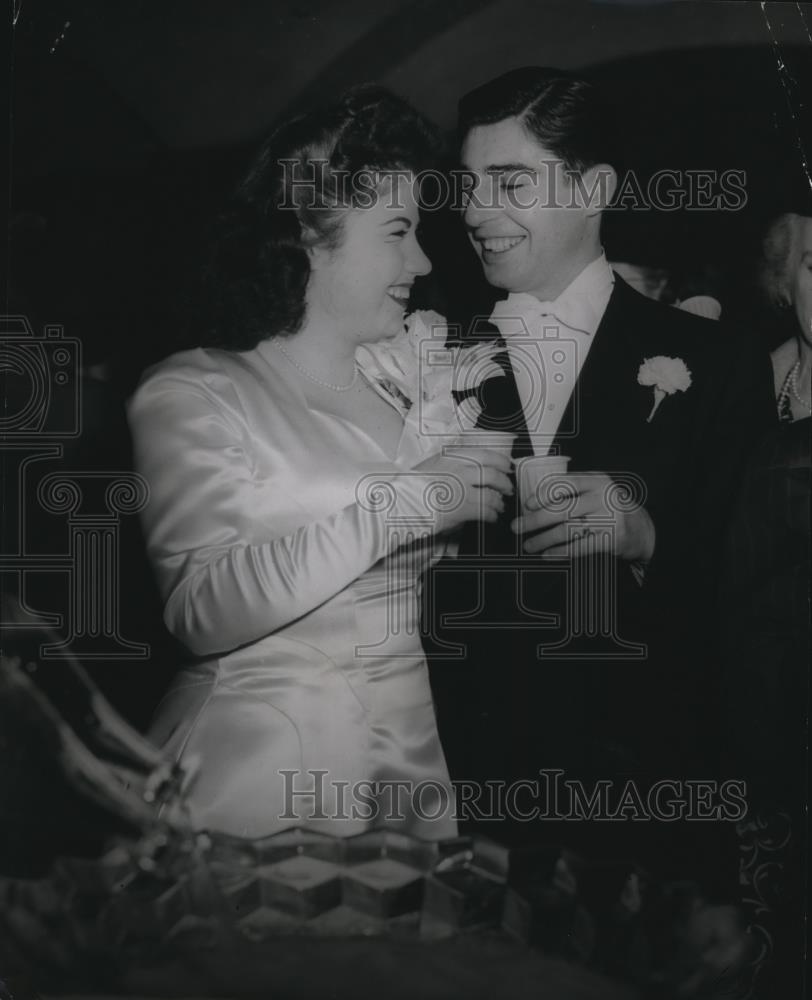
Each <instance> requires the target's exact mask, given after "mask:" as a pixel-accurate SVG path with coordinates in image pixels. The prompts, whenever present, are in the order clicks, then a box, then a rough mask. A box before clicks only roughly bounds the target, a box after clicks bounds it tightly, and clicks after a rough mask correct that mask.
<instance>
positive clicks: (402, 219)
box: [381, 215, 412, 229]
mask: <svg viewBox="0 0 812 1000" xmlns="http://www.w3.org/2000/svg"><path fill="white" fill-rule="evenodd" d="M395 222H397V223H399V224H400V225H401V226H406V228H407V229H411V228H412V220H411V219H410V218H408V217H407V216H405V215H396V216H395V218H394V219H385V220H384V221H383V222H382V223H381V225H382V226H391V225H392V224H393V223H395Z"/></svg>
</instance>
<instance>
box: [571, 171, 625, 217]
mask: <svg viewBox="0 0 812 1000" xmlns="http://www.w3.org/2000/svg"><path fill="white" fill-rule="evenodd" d="M580 184H581V185H582V192H583V194H584V204H585V207H586V210H587V214H588V215H599V214H600V213H601V212H602V211H603V210H604V209H605V208H607V207H608V206H609V205H610V204H611V201H612V198H614V196H615V191H616V190H617V172H616V171H615V168H614V167H611V166H609V164H608V163H596V164H595V165H594V166H592V167H589V168H588V169H587V170H585V171H584V172H583V174H581V180H580Z"/></svg>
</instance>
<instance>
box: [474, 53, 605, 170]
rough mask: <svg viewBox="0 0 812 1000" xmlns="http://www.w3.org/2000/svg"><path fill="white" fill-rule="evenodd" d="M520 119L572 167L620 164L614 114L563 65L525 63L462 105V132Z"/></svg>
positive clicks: (548, 147) (590, 86)
mask: <svg viewBox="0 0 812 1000" xmlns="http://www.w3.org/2000/svg"><path fill="white" fill-rule="evenodd" d="M506 118H518V119H519V120H520V121H521V123H522V125H523V126H524V127H525V129H526V130H527V132H528V133H529V134H530V135H531V136H532V137H533V138H534V139H535V140H536V141H537V142H539V143H540V144H541V145H542V146H544V148H545V149H547V150H549V151H550V152H551V153H552V154H553V155H554V156H556V157H558V159H560V160H561V161H562V162H563V163H564V164H565V166H566V167H567V168H568V169H570V170H575V171H578V172H579V173H580V172H582V171H584V170H586V169H587V168H589V167H592V166H595V164H597V163H608V164H610V165H612V166H616V159H617V158H616V155H615V153H614V150H613V148H612V139H613V138H614V129H613V126H612V123H611V115H610V114H609V110H608V108H607V107H606V106H605V105H604V102H603V101H602V100H601V99H600V97H599V95H598V93H597V92H596V89H595V87H594V86H593V85H592V84H591V83H589V82H588V81H587V80H584V79H581V78H579V77H576V76H572V75H571V74H569V73H566V72H564V70H560V69H549V68H544V67H541V66H526V67H523V68H522V69H514V70H511V71H510V72H509V73H504V74H503V75H502V76H498V77H497V78H496V79H495V80H491V81H490V82H489V83H485V84H483V85H482V86H481V87H477V89H476V90H472V91H471V92H470V93H468V94H466V95H465V96H464V97H463V98H462V100H461V101H460V104H459V135H460V139H461V140H462V139H464V138H465V135H466V134H467V133H468V132H469V131H470V130H471V129H472V128H475V127H476V126H477V125H493V124H495V123H496V122H501V121H504V120H505V119H506Z"/></svg>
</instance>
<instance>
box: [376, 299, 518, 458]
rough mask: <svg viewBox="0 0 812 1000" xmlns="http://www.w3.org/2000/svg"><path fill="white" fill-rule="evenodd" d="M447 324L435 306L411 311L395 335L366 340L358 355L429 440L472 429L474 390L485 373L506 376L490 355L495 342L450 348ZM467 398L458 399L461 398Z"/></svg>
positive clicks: (475, 411)
mask: <svg viewBox="0 0 812 1000" xmlns="http://www.w3.org/2000/svg"><path fill="white" fill-rule="evenodd" d="M447 340H448V324H447V323H446V321H445V319H444V317H442V316H441V315H440V314H439V313H437V312H434V311H433V310H425V309H420V310H416V311H415V312H413V313H411V314H410V315H409V316H408V317H407V320H406V324H405V326H404V328H403V331H402V332H401V333H399V334H398V335H397V336H396V337H393V338H392V339H391V340H384V341H379V342H377V343H374V344H365V345H363V346H362V347H359V349H358V351H357V352H356V359H357V361H358V363H359V365H360V366H361V368H362V369H363V371H364V373H365V374H366V376H367V377H368V378H369V379H370V381H372V382H373V384H375V385H376V386H377V387H378V388H379V389H380V390H381V391H383V392H384V393H386V394H387V395H388V396H389V398H390V399H391V400H392V401H393V402H395V403H396V404H397V405H399V406H400V408H401V409H402V411H403V412H404V414H406V415H408V419H409V420H410V421H412V422H415V423H416V424H417V429H418V431H419V433H420V435H421V438H425V440H426V443H427V445H428V444H429V443H430V442H431V440H432V439H433V440H434V444H435V445H439V444H441V443H442V442H441V440H438V439H442V438H443V437H446V436H448V435H451V436H456V435H457V434H459V433H460V432H462V431H465V430H470V429H472V428H473V427H474V426H475V424H476V421H477V419H478V418H479V413H480V407H479V403H478V399H477V398H476V394H475V393H474V394H471V390H476V388H477V387H478V386H479V385H480V384H481V382H482V381H484V380H485V379H487V378H491V377H493V376H494V375H504V372H503V370H502V368H501V367H500V366H499V365H498V364H497V363H496V362H495V361H493V360H492V357H493V355H494V354H495V353H497V352H498V350H499V349H498V348H497V347H495V346H494V345H493V344H491V343H488V344H477V345H476V346H474V347H470V348H468V347H448V346H447V343H446V342H447ZM459 396H463V397H464V398H463V399H461V400H460V402H459V403H457V401H456V400H457V398H458V397H459Z"/></svg>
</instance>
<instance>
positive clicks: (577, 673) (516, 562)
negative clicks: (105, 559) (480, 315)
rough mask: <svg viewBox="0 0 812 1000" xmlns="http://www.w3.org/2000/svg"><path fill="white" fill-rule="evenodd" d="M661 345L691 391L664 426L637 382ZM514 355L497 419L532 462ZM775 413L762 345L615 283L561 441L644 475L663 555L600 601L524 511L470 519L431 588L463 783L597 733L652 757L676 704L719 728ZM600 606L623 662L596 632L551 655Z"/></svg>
mask: <svg viewBox="0 0 812 1000" xmlns="http://www.w3.org/2000/svg"><path fill="white" fill-rule="evenodd" d="M493 335H494V334H493V333H491V336H493ZM658 355H664V356H666V357H673V358H680V359H682V361H684V363H685V364H686V366H687V367H688V369H689V371H690V374H691V386H690V387H689V388H688V389H687V390H686V391H685V392H677V393H675V394H673V395H671V396H667V397H666V398H665V399H664V401H663V402H662V403H661V405H660V406H659V408H658V409H657V411H656V413H655V415H654V416H653V418H652V420H651V421H650V422H649V421H648V420H647V418H648V416H649V414H650V412H651V409H652V406H653V403H654V391H653V389H652V387H650V386H642V385H639V384H638V381H637V375H638V371H639V369H640V366H641V364H642V363H643V361H644V360H646V359H648V358H653V357H656V356H658ZM501 360H502V363H503V366H504V369H505V375H504V377H501V378H496V377H495V378H492V379H490V380H488V381H487V382H486V383H484V384H483V386H482V387H481V388H480V402H481V404H482V407H483V409H482V415H481V417H480V421H479V426H481V427H483V428H487V427H494V426H499V427H500V428H501V429H505V427H506V425H510V426H511V429H513V430H515V431H516V432H517V435H518V436H517V441H516V448H515V450H514V457H516V456H519V455H521V454H524V453H526V450H525V447H526V439H525V438H524V435H525V434H526V427H525V424H524V418H523V415H522V412H521V406H520V404H519V401H518V394H517V390H516V385H515V381H514V379H513V377H512V372H511V370H510V363H509V360H508V359H507V352H505V354H504V356H503V357H502V359H501ZM775 420H776V416H775V403H774V397H773V388H772V375H771V369H770V364H769V358H768V356H767V354H766V351H765V350H764V349H763V348H762V347H761V345H759V344H758V343H756V342H755V340H754V339H753V338H751V337H749V336H746V335H745V334H743V333H741V332H738V331H733V330H731V329H729V328H727V327H726V326H725V325H724V324H723V323H719V322H715V321H711V320H706V319H702V318H699V317H696V316H693V315H690V314H687V313H685V312H682V311H680V310H678V309H675V308H673V307H670V306H665V305H662V304H661V303H658V302H655V301H653V300H650V299H648V298H645V297H644V296H642V295H640V294H639V293H637V292H636V291H634V290H633V289H631V288H630V287H629V286H628V285H627V284H626V283H625V282H624V281H623V280H622V279H620V278H619V277H617V276H616V277H615V285H614V288H613V291H612V295H611V298H610V301H609V304H608V306H607V309H606V312H605V314H604V316H603V318H602V320H601V323H600V325H599V327H598V330H597V331H596V333H595V334H594V341H593V343H592V346H591V349H590V351H589V354H588V355H587V358H586V361H585V363H584V365H583V367H582V369H581V372H580V375H579V377H578V379H577V382H576V385H575V389H574V391H573V393H572V396H571V399H570V402H569V406H568V408H567V412H566V413H565V414H564V417H563V419H562V421H561V425H560V428H559V433H558V436H557V437H556V439H555V442H554V447H553V451H556V452H558V453H560V454H564V455H568V456H570V459H571V461H570V465H569V469H570V471H596V472H603V473H607V474H609V475H610V476H611V477H612V478H613V479H618V480H622V479H624V478H626V479H628V478H629V477H630V476H631V477H632V479H633V481H634V482H636V483H638V484H640V486H641V487H642V489H643V490H644V494H645V496H644V499H643V505H644V506H645V508H646V510H647V511H648V512H649V514H650V515H651V518H652V520H653V522H654V526H655V531H656V542H655V551H654V556H653V558H652V560H651V562H650V563H649V565H648V566H647V567H646V568H645V576H644V580H643V583H642V585H641V584H640V583H639V582H638V581H636V580H635V578H634V576H633V574H632V572H631V570H630V568H629V566H628V564H625V563H622V562H620V561H614V560H612V561H611V562H612V567H611V568H612V573H613V582H612V584H611V586H610V588H609V592H608V594H607V593H604V594H603V595H602V596H601V595H600V594H599V595H598V596H597V597H596V596H595V595H591V594H590V592H587V590H588V588H590V587H594V579H592V580H590V578H589V576H588V574H583V573H582V574H580V575H579V574H575V575H573V574H572V572H571V568H572V567H571V566H570V567H569V568H568V566H567V564H566V562H564V564H563V565H561V564H559V565H558V567H557V568H556V567H552V569H548V571H543V572H542V571H541V570H540V566H541V564H540V562H539V560H538V557H532V556H527V555H523V554H521V552H520V550H519V548H518V545H519V543H518V541H517V539H516V536H514V535H513V534H512V532H510V530H509V527H508V526H509V523H510V520H511V518H512V517H513V516H514V515H515V510H514V509H508V510H507V511H506V512H505V515H504V516H503V517H502V519H501V520H500V522H499V524H497V525H494V526H488V527H484V526H482V525H471V526H468V528H467V529H466V532H465V535H464V538H463V543H462V546H461V552H460V557H459V558H458V560H457V561H456V563H455V562H452V561H444V562H442V563H440V564H439V565H438V566H437V567H435V568H434V570H433V573H432V575H431V577H430V579H429V580H428V581H427V586H426V589H425V594H426V600H425V605H424V616H425V618H426V621H427V624H428V628H427V635H426V640H425V642H426V650H427V654H428V657H429V663H430V669H431V676H432V685H433V689H434V693H435V699H436V704H437V713H438V721H439V728H440V736H441V739H442V741H443V745H444V747H445V750H446V754H447V757H448V760H449V767H450V769H451V773H452V778H455V779H467V778H472V779H477V780H479V779H482V778H483V777H489V778H503V779H508V780H512V779H515V778H520V777H521V778H525V777H532V776H533V774H534V773H535V772H536V771H537V769H538V767H553V766H558V765H569V766H576V763H577V766H581V765H583V763H584V761H583V753H584V751H586V750H587V749H588V746H589V745H590V744H591V745H592V750H589V753H593V751H595V746H596V745H597V744H596V740H597V737H596V733H599V734H600V739H599V740H598V742H599V743H601V742H602V745H609V744H614V745H617V746H620V747H621V748H623V747H624V745H625V743H629V742H631V743H632V744H634V748H635V752H636V753H637V755H638V756H640V755H642V756H645V755H647V754H648V753H649V751H652V750H656V749H657V746H656V745H655V744H658V743H662V742H663V741H664V740H665V739H666V736H665V732H664V729H663V724H664V720H665V717H666V716H667V715H668V713H669V711H670V710H674V711H676V712H677V714H679V713H682V714H683V718H681V719H679V720H677V723H676V725H675V726H673V727H672V728H673V729H676V730H678V731H682V732H683V733H687V739H688V741H689V742H691V741H695V737H696V733H697V731H698V729H697V727H699V728H701V722H702V720H701V718H700V717H701V716H702V715H705V716H708V715H710V725H711V727H712V726H713V719H714V714H713V704H714V698H715V696H716V694H718V691H716V690H712V689H714V688H715V682H714V681H713V680H712V678H710V677H709V676H708V675H707V674H706V673H705V672H704V667H703V664H704V663H706V661H707V660H708V659H709V658H710V659H712V656H711V650H712V646H711V643H712V636H713V631H714V626H715V622H716V614H715V600H716V596H717V594H716V592H717V580H718V578H719V572H718V571H719V567H720V560H721V551H722V540H723V536H724V534H725V531H726V522H727V519H728V518H729V515H730V510H731V505H732V504H733V502H734V499H735V496H736V491H737V488H738V483H739V479H740V476H741V471H742V468H743V464H744V462H745V459H746V456H747V454H748V451H749V449H750V447H751V444H752V443H753V442H754V441H755V440H756V439H757V438H759V437H760V436H761V435H762V434H763V433H764V431H765V430H766V429H768V428H769V427H770V426H772V425H773V424H774V422H775ZM508 506H510V505H508ZM500 560H501V561H500ZM511 560H512V562H511ZM547 565H548V568H549V566H550V564H547ZM537 568H539V571H538V572H537V571H536V570H537ZM573 588H575V590H574V589H573ZM579 588H580V592H578V591H579ZM595 600H597V601H599V602H600V601H608V602H609V605H611V607H609V609H608V618H611V619H612V621H613V622H614V624H613V626H612V628H613V629H614V630H615V631H616V633H617V638H619V640H620V641H619V642H617V643H614V647H616V650H615V651H616V654H617V655H616V656H615V657H614V658H606V655H605V654H606V645H607V644H606V641H605V640H606V637H605V636H604V637H597V639H596V643H597V645H596V649H597V652H598V653H599V654H600V655H598V656H597V658H593V656H592V655H591V654H590V649H589V642H588V641H585V642H584V643H582V644H581V645H577V644H576V645H575V646H572V645H571V646H570V647H567V646H566V645H565V646H564V647H561V649H562V650H563V651H565V652H566V653H567V655H566V656H559V655H558V654H557V653H556V651H555V649H551V650H546V651H545V653H546V655H544V654H541V655H540V651H539V644H540V643H545V644H547V645H548V646H549V645H554V644H555V643H557V642H559V643H560V642H561V640H562V636H563V638H564V639H566V635H567V629H569V628H571V622H570V619H571V618H572V614H573V607H574V605H575V604H580V606H582V607H583V606H586V605H588V604H589V603H590V601H592V604H593V606H594V602H595ZM604 610H606V609H604ZM545 614H546V615H547V616H548V619H549V616H550V615H552V616H554V617H556V618H557V619H558V624H557V625H555V624H552V625H551V623H550V621H549V620H547V619H545V618H544V615H545ZM604 617H607V616H604ZM587 638H588V637H587ZM455 646H456V648H457V651H458V652H457V654H455ZM460 646H462V647H464V649H463V652H462V653H461V654H459V647H460ZM609 646H610V647H612V646H613V643H612V642H610V643H609ZM597 647H601V648H602V649H603V653H601V649H598V648H597ZM641 648H642V649H643V652H642V653H641ZM579 650H580V654H579ZM610 653H611V649H610ZM631 730H634V732H633V733H632V732H631ZM669 738H670V737H669ZM673 749H676V747H673Z"/></svg>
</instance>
